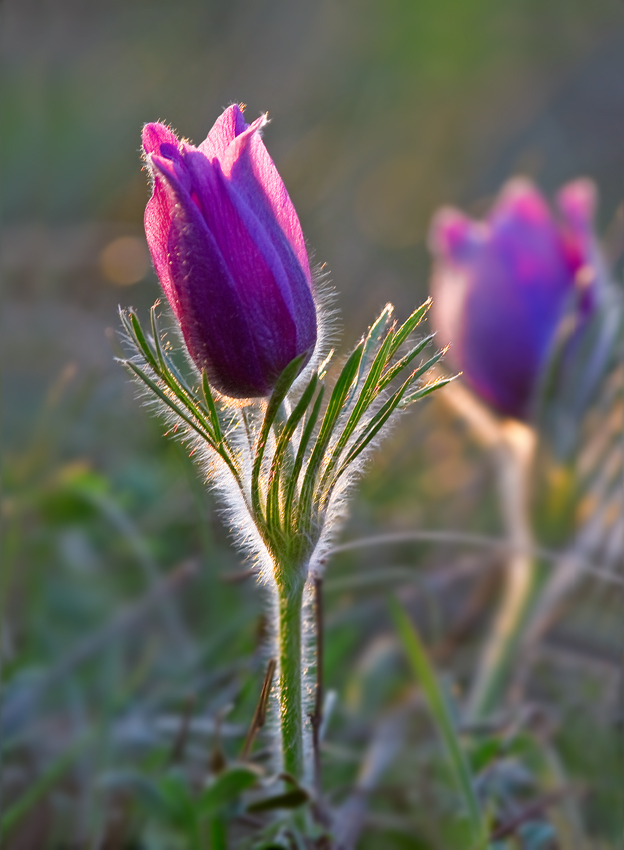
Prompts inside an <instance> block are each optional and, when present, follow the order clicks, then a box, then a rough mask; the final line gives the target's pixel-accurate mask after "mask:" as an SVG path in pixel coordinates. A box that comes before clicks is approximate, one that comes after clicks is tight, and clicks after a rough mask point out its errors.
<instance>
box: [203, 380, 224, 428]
mask: <svg viewBox="0 0 624 850" xmlns="http://www.w3.org/2000/svg"><path fill="white" fill-rule="evenodd" d="M202 391H203V394H204V399H205V401H206V406H207V408H208V413H209V415H210V421H211V422H212V430H213V432H214V435H215V439H216V441H217V442H218V443H222V442H223V431H222V430H221V421H220V419H219V414H218V412H217V406H216V404H215V400H214V397H213V395H212V390H211V389H210V384H209V383H208V375H207V374H206V373H205V372H202Z"/></svg>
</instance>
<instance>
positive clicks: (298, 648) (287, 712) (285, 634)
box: [278, 580, 307, 782]
mask: <svg viewBox="0 0 624 850" xmlns="http://www.w3.org/2000/svg"><path fill="white" fill-rule="evenodd" d="M303 587H304V582H303V580H298V581H297V582H296V584H294V586H293V585H290V586H288V587H286V586H285V585H283V584H282V585H278V599H279V626H278V642H279V649H278V655H279V679H278V683H279V713H280V727H281V736H282V754H283V769H284V771H285V772H286V773H289V774H290V775H291V776H293V777H294V778H295V779H296V780H297V781H300V782H303V781H304V780H305V777H306V773H307V771H306V765H305V757H304V746H303V702H302V700H303V682H302V678H303V663H302V648H303V647H302V640H301V627H302V605H303Z"/></svg>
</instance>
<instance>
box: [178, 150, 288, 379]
mask: <svg viewBox="0 0 624 850" xmlns="http://www.w3.org/2000/svg"><path fill="white" fill-rule="evenodd" d="M185 162H186V165H187V167H188V169H189V173H190V175H191V180H192V183H193V188H194V191H195V192H196V194H197V197H198V200H199V203H200V205H201V209H202V212H203V216H204V220H205V222H206V226H207V228H208V230H209V231H210V233H211V234H212V236H213V238H214V240H215V242H216V244H217V245H219V248H220V249H221V252H222V255H223V257H224V260H225V262H226V264H227V266H228V269H229V272H230V276H231V278H232V280H234V281H235V286H236V290H237V293H238V297H239V299H240V301H241V303H242V304H243V305H244V307H245V310H246V312H247V314H248V315H250V316H251V317H252V321H253V323H254V328H255V329H256V333H257V335H258V337H259V338H258V348H259V352H258V353H259V356H262V355H261V352H266V357H267V362H266V364H265V365H266V367H267V368H269V370H270V371H271V372H273V371H275V368H276V367H275V364H276V363H279V364H281V368H278V369H277V374H279V372H280V371H281V370H282V369H283V368H284V367H285V366H286V365H287V364H288V363H289V362H290V360H292V359H293V357H295V355H296V353H297V338H296V327H295V323H294V320H293V314H292V309H291V307H292V304H291V302H292V297H285V294H286V295H287V296H290V284H289V281H288V279H287V278H286V274H285V272H284V268H283V266H282V264H281V262H280V258H279V256H278V254H277V252H276V251H275V249H274V247H273V245H272V243H271V242H270V240H269V239H268V237H267V234H266V231H265V230H264V229H263V228H262V226H261V224H260V222H258V220H257V219H256V218H255V216H254V214H253V212H252V211H251V210H249V209H248V208H246V207H245V206H243V205H236V204H235V203H234V199H233V197H232V195H233V190H232V189H231V187H230V185H229V183H228V181H227V180H225V178H224V177H223V174H222V173H221V169H220V166H219V163H218V162H215V163H214V164H213V163H211V162H209V161H208V160H207V159H206V157H205V156H203V155H202V154H201V153H199V152H197V153H196V154H194V155H193V154H188V155H187V156H186V158H185ZM299 276H300V277H302V272H301V270H299ZM277 374H276V375H273V377H277Z"/></svg>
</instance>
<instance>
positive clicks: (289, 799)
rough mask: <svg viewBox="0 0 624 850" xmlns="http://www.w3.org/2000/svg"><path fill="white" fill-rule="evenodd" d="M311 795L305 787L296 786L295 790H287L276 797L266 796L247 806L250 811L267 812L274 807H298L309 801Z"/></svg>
mask: <svg viewBox="0 0 624 850" xmlns="http://www.w3.org/2000/svg"><path fill="white" fill-rule="evenodd" d="M308 800H309V797H308V795H307V793H306V792H305V791H304V790H303V788H295V789H294V790H293V791H285V792H284V793H283V794H277V795H276V796H275V797H265V799H264V800H257V801H256V802H255V803H251V805H249V806H247V811H248V812H267V811H271V810H272V809H296V808H298V807H299V806H303V805H304V803H307V802H308Z"/></svg>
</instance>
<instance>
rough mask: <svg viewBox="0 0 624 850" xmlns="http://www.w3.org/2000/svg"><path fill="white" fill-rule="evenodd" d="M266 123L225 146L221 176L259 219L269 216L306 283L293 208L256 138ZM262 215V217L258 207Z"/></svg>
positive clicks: (300, 237)
mask: <svg viewBox="0 0 624 850" xmlns="http://www.w3.org/2000/svg"><path fill="white" fill-rule="evenodd" d="M267 123H268V118H267V117H266V115H261V116H260V118H257V119H256V120H255V121H254V122H253V124H251V125H250V126H249V127H248V128H247V129H246V130H245V131H244V132H243V133H241V134H240V135H239V136H237V137H236V138H235V139H234V140H233V141H232V143H231V144H230V145H229V147H228V149H227V151H226V154H225V156H224V157H223V158H222V159H221V167H222V168H223V173H224V174H225V176H226V177H228V178H229V179H230V180H231V181H232V185H233V186H234V187H235V188H236V189H238V190H239V191H240V192H241V194H243V195H244V196H245V197H246V199H247V200H248V201H249V202H250V204H251V205H252V206H253V207H254V208H256V212H257V213H258V214H260V215H261V216H262V217H266V215H267V214H269V215H270V216H272V217H273V218H274V219H275V221H276V222H277V224H278V225H279V227H280V228H281V230H282V232H283V234H284V236H285V237H286V240H287V241H288V243H289V244H290V247H291V248H292V250H293V251H294V253H295V256H296V257H297V260H298V261H299V264H300V266H301V268H302V269H303V271H304V273H305V276H306V278H307V280H308V283H309V284H310V285H311V283H312V273H311V272H310V263H309V260H308V252H307V250H306V246H305V240H304V238H303V232H302V230H301V225H300V223H299V218H298V216H297V213H296V211H295V207H294V205H293V203H292V201H291V200H290V196H289V195H288V192H287V191H286V187H285V186H284V183H283V181H282V178H281V177H280V175H279V172H278V170H277V168H276V167H275V164H274V162H273V160H272V159H271V157H270V156H269V153H268V151H267V149H266V147H265V145H264V142H263V141H262V138H261V136H260V134H259V132H258V131H259V130H261V129H262V128H263V127H264V126H265V125H266V124H267ZM263 206H264V207H265V208H266V212H265V214H264V215H262V207H263Z"/></svg>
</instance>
